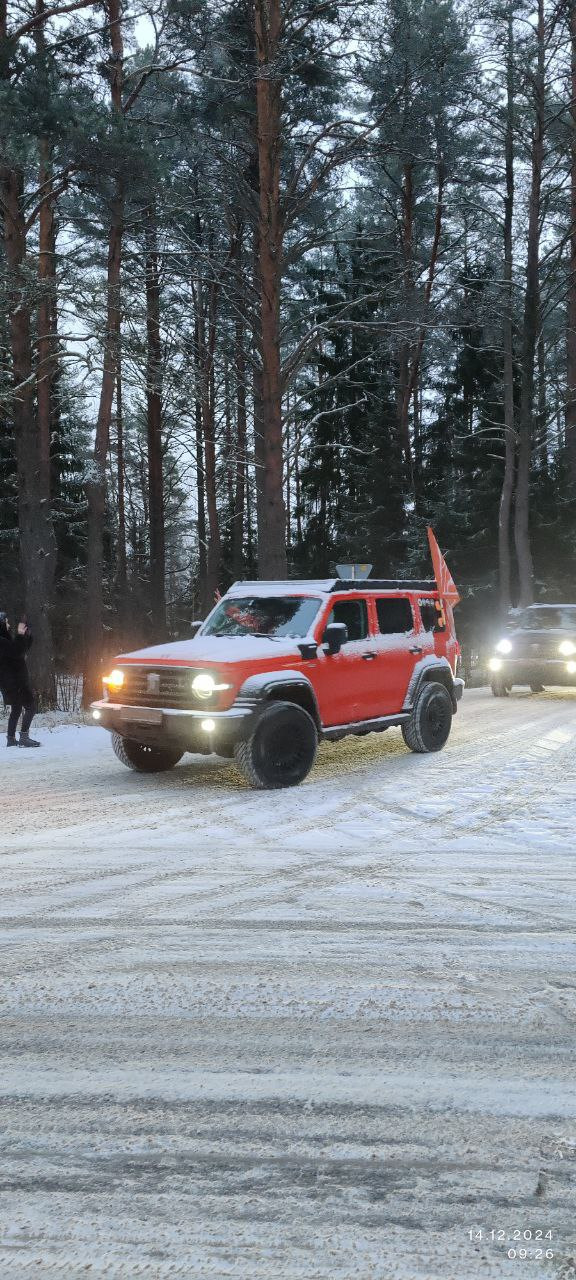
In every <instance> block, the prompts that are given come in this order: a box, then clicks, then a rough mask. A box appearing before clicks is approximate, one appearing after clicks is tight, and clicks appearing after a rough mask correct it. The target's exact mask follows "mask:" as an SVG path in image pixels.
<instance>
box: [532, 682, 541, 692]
mask: <svg viewBox="0 0 576 1280" xmlns="http://www.w3.org/2000/svg"><path fill="white" fill-rule="evenodd" d="M530 690H531V692H532V693H544V685H543V684H531V685H530Z"/></svg>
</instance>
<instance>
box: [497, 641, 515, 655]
mask: <svg viewBox="0 0 576 1280" xmlns="http://www.w3.org/2000/svg"><path fill="white" fill-rule="evenodd" d="M496 653H512V642H511V641H510V640H499V641H498V644H497V645H496Z"/></svg>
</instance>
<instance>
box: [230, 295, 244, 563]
mask: <svg viewBox="0 0 576 1280" xmlns="http://www.w3.org/2000/svg"><path fill="white" fill-rule="evenodd" d="M234 367H235V374H236V482H235V486H234V521H233V530H232V570H233V573H234V577H235V578H240V577H241V576H242V570H243V565H244V506H245V498H246V434H247V431H246V355H245V352H244V324H243V321H242V317H241V316H239V317H238V319H237V321H236V332H235V352H234Z"/></svg>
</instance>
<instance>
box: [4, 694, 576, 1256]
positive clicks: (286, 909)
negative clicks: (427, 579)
mask: <svg viewBox="0 0 576 1280" xmlns="http://www.w3.org/2000/svg"><path fill="white" fill-rule="evenodd" d="M39 736H40V737H41V738H42V740H43V743H44V746H43V749H42V751H41V752H40V751H38V752H23V751H9V752H5V753H4V752H2V755H1V757H0V818H1V826H0V830H1V834H2V841H1V843H2V866H1V872H2V898H1V904H0V924H1V942H2V962H1V963H2V985H1V988H0V1009H1V1012H2V1020H1V1024H0V1034H1V1040H0V1092H1V1100H0V1101H1V1107H2V1117H1V1125H0V1153H1V1163H0V1275H1V1276H2V1277H9V1278H10V1280H12V1278H13V1277H14V1280H17V1278H18V1277H20V1276H22V1277H28V1276H30V1277H32V1276H34V1277H36V1276H39V1277H50V1280H53V1278H55V1277H58V1280H60V1278H62V1280H68V1278H70V1280H76V1277H80V1276H85V1275H86V1274H89V1275H91V1276H94V1277H102V1278H104V1277H106V1280H117V1278H118V1280H120V1278H122V1280H124V1277H139V1276H146V1277H154V1278H156V1277H158V1278H159V1280H163V1278H164V1277H175V1276H183V1277H194V1280H196V1278H197V1277H198V1278H203V1277H218V1280H225V1278H226V1277H234V1278H239V1277H240V1278H241V1280H264V1277H266V1278H268V1277H273V1276H274V1277H279V1278H280V1280H288V1278H289V1280H351V1278H352V1277H358V1278H359V1280H400V1278H401V1280H416V1278H417V1280H436V1278H438V1280H440V1277H441V1278H442V1280H464V1278H465V1277H466V1280H468V1278H474V1280H475V1278H476V1277H504V1278H506V1280H507V1277H509V1276H510V1277H512V1276H515V1277H516V1276H520V1275H522V1276H524V1275H525V1274H528V1275H530V1276H539V1275H542V1276H544V1275H547V1276H554V1277H559V1276H562V1277H566V1278H568V1277H571V1276H572V1272H571V1269H570V1266H569V1264H568V1262H567V1259H568V1258H570V1257H571V1256H574V1253H575V1251H576V1230H575V1229H574V1226H573V1223H574V1219H575V1217H576V1215H575V1212H574V1208H575V1204H576V1189H575V1185H574V1182H575V1178H574V1175H575V1174H576V1072H575V1068H574V1059H575V1052H574V1050H575V1033H576V1001H575V990H576V979H575V978H574V972H575V959H576V955H575V952H576V948H575V937H574V923H575V909H574V886H575V874H574V871H575V859H576V854H575V844H576V840H575V829H576V788H575V786H574V770H575V765H576V695H575V694H573V693H571V692H568V693H563V694H560V692H557V693H554V692H551V693H545V694H541V695H538V696H537V697H534V696H530V695H523V694H518V695H514V696H513V697H511V698H509V699H507V700H495V699H492V698H491V696H490V695H489V694H488V692H487V691H486V690H479V691H475V692H469V693H467V694H466V695H465V698H464V701H463V703H462V704H461V709H460V711H459V713H458V716H457V717H456V721H455V725H454V732H453V735H452V737H451V739H450V741H449V743H448V746H447V747H446V748H445V750H444V751H443V752H442V753H441V754H440V755H438V756H422V757H416V756H413V755H411V754H409V753H408V752H407V751H406V748H405V747H404V744H403V741H402V738H401V735H400V732H399V731H398V730H391V731H389V733H387V734H385V735H382V736H380V737H375V736H373V737H370V738H367V739H364V740H358V741H354V740H352V739H351V740H349V741H347V742H343V743H340V744H334V745H331V744H326V745H325V746H323V747H322V749H321V751H320V753H319V758H318V763H317V765H316V767H315V769H314V771H313V773H312V774H311V775H310V777H309V779H307V781H306V783H304V785H303V786H301V787H299V788H297V789H295V790H292V791H285V792H280V793H279V792H275V793H255V792H252V791H249V790H248V789H247V788H246V787H245V786H244V784H243V783H242V782H241V780H240V778H239V777H238V775H237V774H236V772H235V770H234V768H233V766H232V765H231V764H230V763H228V762H217V761H212V760H209V761H205V760H204V761H203V760H199V759H197V760H196V761H193V760H192V758H191V757H186V758H185V761H184V762H183V763H182V764H181V765H179V766H178V767H177V768H176V769H175V770H174V771H173V772H172V773H169V774H164V775H159V776H157V777H149V778H146V777H143V776H140V775H137V774H133V773H130V772H129V771H127V770H125V769H123V767H122V766H121V765H120V764H119V763H118V762H117V761H116V759H115V758H114V756H113V755H112V752H111V749H110V745H109V740H108V736H107V735H106V734H105V732H104V731H103V730H100V729H97V728H93V727H73V726H70V727H66V728H56V729H54V730H53V731H51V732H48V731H46V730H44V731H43V730H42V729H40V732H39ZM472 1228H482V1230H483V1232H484V1238H483V1239H482V1240H481V1241H474V1240H471V1239H470V1236H469V1232H470V1230H471V1229H472ZM492 1230H493V1231H494V1232H498V1231H504V1232H506V1234H507V1236H508V1235H510V1237H511V1236H512V1233H513V1232H514V1230H519V1231H520V1232H524V1231H530V1230H531V1231H532V1232H533V1239H532V1240H531V1241H526V1240H522V1241H514V1240H513V1239H508V1238H507V1239H506V1241H498V1240H497V1239H496V1240H494V1241H492V1240H491V1239H490V1238H489V1236H488V1238H486V1233H489V1232H490V1231H492ZM538 1230H540V1231H542V1233H545V1232H547V1231H551V1232H552V1240H551V1241H550V1240H546V1239H545V1238H544V1239H542V1240H539V1241H537V1240H536V1239H535V1238H534V1236H535V1233H536V1231H538ZM513 1247H516V1248H518V1247H522V1248H528V1249H531V1250H532V1251H534V1250H536V1249H538V1248H540V1249H545V1248H548V1249H552V1250H553V1252H554V1254H555V1257H554V1259H552V1260H549V1261H545V1260H540V1259H539V1258H531V1259H530V1260H526V1261H523V1260H520V1259H518V1258H516V1259H509V1258H508V1257H507V1251H508V1250H509V1249H511V1248H513ZM526 1268H528V1271H527V1272H526ZM574 1274H575V1275H576V1272H574Z"/></svg>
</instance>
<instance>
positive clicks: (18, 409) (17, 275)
mask: <svg viewBox="0 0 576 1280" xmlns="http://www.w3.org/2000/svg"><path fill="white" fill-rule="evenodd" d="M0 186H1V190H2V196H3V203H4V251H5V254H6V265H7V268H8V298H7V302H8V314H9V332H10V349H11V359H12V380H13V386H14V393H13V401H12V416H13V420H14V431H15V440H16V467H17V476H18V525H19V532H20V558H21V564H22V577H23V583H24V602H25V610H26V616H27V619H28V622H29V624H30V629H31V631H32V632H33V634H34V637H35V643H34V646H33V648H32V650H31V653H30V669H31V674H32V679H33V681H34V684H35V686H36V689H37V692H38V694H39V696H40V699H41V702H42V703H43V704H44V705H47V706H53V705H54V702H55V678H54V655H53V643H52V628H51V623H50V605H51V603H52V589H53V583H54V571H55V565H56V541H55V537H54V529H53V526H52V519H51V513H50V504H49V501H48V497H47V494H46V476H45V468H44V466H43V457H42V451H41V445H40V437H39V432H38V422H37V418H36V413H35V406H34V384H35V374H34V371H33V361H32V333H31V319H30V303H29V301H28V298H29V283H28V281H27V279H26V275H25V271H24V268H25V261H26V228H25V221H24V215H23V197H24V181H23V176H22V173H21V172H20V171H18V170H16V169H9V168H6V167H3V168H2V169H1V170H0Z"/></svg>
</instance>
